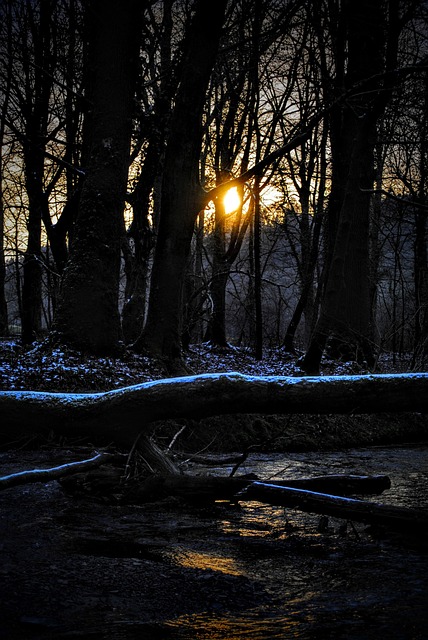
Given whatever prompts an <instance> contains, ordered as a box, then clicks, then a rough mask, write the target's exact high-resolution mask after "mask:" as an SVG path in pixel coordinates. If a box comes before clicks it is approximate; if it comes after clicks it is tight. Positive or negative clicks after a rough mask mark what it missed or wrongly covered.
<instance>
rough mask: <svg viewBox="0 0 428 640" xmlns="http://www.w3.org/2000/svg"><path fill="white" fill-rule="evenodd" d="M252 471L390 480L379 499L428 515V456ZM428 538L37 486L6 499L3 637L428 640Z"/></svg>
mask: <svg viewBox="0 0 428 640" xmlns="http://www.w3.org/2000/svg"><path fill="white" fill-rule="evenodd" d="M54 455H56V456H57V458H56V459H55V458H54ZM67 456H68V457H67ZM79 456H80V457H83V453H80V454H79V455H78V454H77V452H74V451H68V452H67V451H65V450H58V451H57V453H56V454H55V452H54V451H50V450H47V451H46V452H43V451H40V450H37V451H34V452H31V451H29V452H25V451H19V452H16V453H14V452H10V453H4V454H1V455H0V462H1V465H2V468H3V473H10V472H12V471H18V470H21V469H31V468H34V467H35V466H39V467H41V466H44V467H46V466H52V464H55V463H57V464H58V463H60V462H64V461H66V460H73V459H74V460H75V459H77V458H79ZM190 467H191V468H189V469H188V470H189V471H191V472H192V473H198V474H206V473H211V474H213V473H215V474H217V475H229V474H230V472H231V469H232V466H229V467H227V466H226V467H224V466H223V467H218V468H215V469H213V467H212V466H210V467H206V468H204V467H201V466H199V465H198V466H197V465H191V464H190ZM238 473H239V474H244V473H255V474H257V475H258V476H259V477H261V478H263V479H266V480H268V479H272V480H274V479H283V478H299V477H311V476H319V475H327V474H356V475H378V474H380V475H383V474H384V475H388V476H389V477H390V479H391V488H390V489H388V490H387V491H385V492H384V493H383V494H381V495H380V496H372V497H368V498H367V497H364V499H366V500H372V501H375V502H380V503H383V504H391V505H397V506H403V507H410V508H414V509H424V510H428V490H427V489H428V445H418V446H416V445H409V446H394V447H373V448H360V449H352V450H346V451H339V452H313V453H287V454H271V455H268V454H252V455H251V456H250V457H249V458H248V459H247V460H246V462H245V464H244V465H242V466H241V468H240V469H239V472H238ZM427 542H428V541H426V540H425V541H420V540H415V539H412V538H411V536H406V537H403V536H402V535H392V534H388V533H385V532H384V533H383V534H382V535H380V533H379V532H375V531H369V530H368V529H367V527H366V526H365V525H364V524H360V523H350V522H345V521H344V520H339V519H335V518H326V517H324V516H319V515H313V514H307V513H303V512H300V511H298V510H296V509H285V508H283V507H273V506H270V505H264V504H260V503H250V502H242V503H240V504H239V505H231V504H229V503H227V502H224V503H222V502H219V503H216V504H215V505H208V506H207V505H203V506H200V505H199V506H198V505H193V506H192V505H183V503H182V502H180V501H177V500H175V499H174V498H171V499H167V500H166V501H164V502H160V503H159V502H157V503H147V504H143V505H134V504H114V503H112V502H109V501H104V500H103V499H99V500H96V499H94V498H93V497H92V496H90V497H84V496H83V497H80V498H79V497H76V496H74V495H72V496H70V495H68V494H67V492H64V490H63V488H62V487H61V486H60V484H58V483H57V482H49V483H46V484H43V483H34V484H28V485H22V486H21V487H15V488H11V489H8V490H5V491H3V492H1V493H0V638H5V640H6V638H7V640H9V638H11V639H13V640H46V639H49V640H51V639H53V638H55V639H57V640H59V639H63V640H66V639H68V640H70V639H71V638H74V639H75V640H77V639H79V640H81V639H82V638H83V639H84V640H87V639H89V638H90V639H91V640H169V639H177V640H220V639H222V640H240V639H248V640H269V639H282V640H283V639H288V638H297V639H299V640H306V639H307V640H310V639H318V638H319V639H320V640H321V639H322V638H323V639H324V638H328V639H329V640H341V639H343V640H345V639H346V640H427V639H428V562H427V559H428V554H427V550H428V544H427Z"/></svg>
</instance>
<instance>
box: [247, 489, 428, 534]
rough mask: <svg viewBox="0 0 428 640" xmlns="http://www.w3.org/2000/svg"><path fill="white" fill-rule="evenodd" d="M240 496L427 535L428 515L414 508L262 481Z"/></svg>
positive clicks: (248, 499)
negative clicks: (392, 505)
mask: <svg viewBox="0 0 428 640" xmlns="http://www.w3.org/2000/svg"><path fill="white" fill-rule="evenodd" d="M237 497H238V498H239V500H244V501H257V502H266V503H268V504H272V505H278V506H283V507H295V508H297V509H300V510H301V511H306V512H309V513H320V514H324V515H329V516H334V517H337V518H345V519H346V520H355V521H357V522H365V523H367V524H371V525H380V526H384V527H387V528H388V529H392V530H394V531H404V532H406V533H412V534H418V535H426V534H428V513H427V512H423V511H419V510H415V509H407V508H404V507H391V506H389V505H384V504H378V503H375V502H366V501H364V500H356V499H354V498H344V497H338V496H333V495H329V494H325V493H317V492H315V491H308V490H305V489H297V488H294V487H293V488H292V487H290V486H289V487H278V486H276V485H274V484H265V483H262V482H253V483H252V484H250V485H249V486H248V487H246V488H245V489H243V490H242V491H241V492H240V493H239V494H238V496H237Z"/></svg>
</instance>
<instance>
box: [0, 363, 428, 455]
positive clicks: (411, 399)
mask: <svg viewBox="0 0 428 640" xmlns="http://www.w3.org/2000/svg"><path fill="white" fill-rule="evenodd" d="M404 411H410V412H414V411H419V412H426V411H428V374H426V373H419V374H418V373H415V374H394V375H369V376H335V377H319V378H315V377H314V378H307V377H301V378H297V377H296V378H293V377H288V376H284V377H280V376H278V377H274V376H271V377H270V376H269V377H268V376H266V377H257V376H246V375H242V374H239V373H219V374H202V375H198V376H188V377H183V378H176V379H167V380H157V381H154V382H146V383H143V384H139V385H134V386H131V387H125V388H123V389H116V390H114V391H107V392H105V393H95V394H91V393H84V394H69V393H44V392H32V391H2V392H0V414H1V416H2V433H3V436H2V438H3V440H4V439H5V436H7V435H9V436H10V438H13V439H16V435H17V433H18V432H21V433H28V432H31V433H46V432H49V431H51V430H53V431H55V432H57V433H59V434H63V435H66V436H76V435H83V436H90V437H91V439H92V440H93V441H95V440H96V441H102V442H104V443H105V442H109V441H113V442H115V443H116V444H119V445H124V446H130V445H132V443H133V442H134V440H135V438H136V437H137V436H138V435H139V434H140V433H141V432H143V431H144V430H145V429H146V427H147V426H148V425H149V424H150V423H152V422H154V421H156V420H164V419H170V418H172V419H180V418H196V419H200V418H204V417H207V416H214V415H226V414H237V413H245V414H248V413H258V414H294V413H299V414H332V413H336V414H340V413H342V414H349V413H353V414H365V413H384V412H389V413H391V412H404Z"/></svg>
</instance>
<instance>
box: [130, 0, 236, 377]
mask: <svg viewBox="0 0 428 640" xmlns="http://www.w3.org/2000/svg"><path fill="white" fill-rule="evenodd" d="M225 7H226V0H218V1H217V2H216V3H209V4H208V5H207V3H206V2H204V1H203V0H199V1H198V2H197V3H196V11H195V16H194V19H193V24H192V29H191V34H190V38H189V40H190V45H189V50H188V52H187V55H186V59H185V61H184V65H183V74H182V77H181V83H180V85H179V90H178V93H177V96H176V100H175V108H174V111H173V114H172V118H171V121H170V127H169V130H170V134H169V138H168V141H167V148H166V153H165V162H164V169H163V179H162V194H161V216H160V222H159V232H158V239H157V243H156V249H155V256H154V263H153V272H152V281H151V290H150V299H149V310H148V316H147V323H146V327H145V329H144V332H143V334H142V336H141V339H139V340H138V341H137V342H136V343H135V349H136V350H137V351H140V350H145V349H147V350H148V351H149V352H150V353H152V354H153V355H155V356H157V357H160V358H164V359H165V360H166V362H167V363H168V364H169V367H170V369H171V370H172V371H174V370H175V367H178V370H180V365H181V364H182V363H181V323H182V296H183V285H184V279H185V275H186V266H187V260H188V256H189V251H190V244H191V239H192V234H193V229H194V224H195V220H196V216H197V215H198V213H199V211H201V209H203V208H204V201H203V195H204V192H203V191H202V189H201V186H200V184H199V157H200V153H201V144H202V126H201V116H202V111H203V106H204V102H205V93H206V90H207V87H208V82H209V78H210V75H211V71H212V68H213V65H214V61H215V57H216V54H217V48H218V43H219V39H220V32H221V27H222V24H223V20H224V13H225Z"/></svg>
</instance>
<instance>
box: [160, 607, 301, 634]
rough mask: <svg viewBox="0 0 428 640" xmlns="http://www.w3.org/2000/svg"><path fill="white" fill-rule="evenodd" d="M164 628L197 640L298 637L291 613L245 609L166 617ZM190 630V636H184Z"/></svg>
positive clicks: (298, 622) (297, 624)
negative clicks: (270, 614) (232, 613)
mask: <svg viewBox="0 0 428 640" xmlns="http://www.w3.org/2000/svg"><path fill="white" fill-rule="evenodd" d="M166 627H167V628H168V629H171V630H172V629H173V630H177V631H178V635H177V637H178V638H183V639H184V638H192V639H193V638H194V639H197V640H220V639H222V640H235V639H238V638H241V639H242V638H247V639H248V640H249V639H250V638H251V640H266V639H267V638H270V639H271V640H274V639H276V638H281V639H282V640H283V639H284V638H298V637H299V627H300V621H299V620H297V619H295V618H293V616H292V615H291V616H287V617H284V616H281V617H272V618H269V617H268V618H266V617H265V614H264V615H263V614H261V613H257V612H248V614H246V615H243V616H239V617H238V616H230V617H229V616H221V615H211V614H207V613H198V614H194V615H185V616H180V617H179V618H176V619H175V620H169V621H168V622H167V624H166ZM189 633H190V635H188V634H189Z"/></svg>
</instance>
